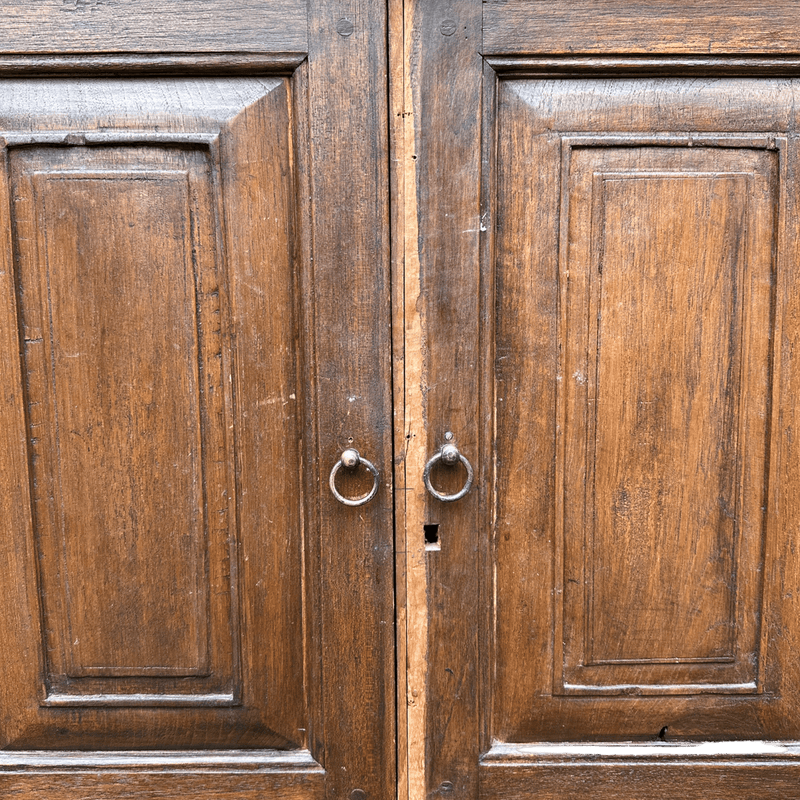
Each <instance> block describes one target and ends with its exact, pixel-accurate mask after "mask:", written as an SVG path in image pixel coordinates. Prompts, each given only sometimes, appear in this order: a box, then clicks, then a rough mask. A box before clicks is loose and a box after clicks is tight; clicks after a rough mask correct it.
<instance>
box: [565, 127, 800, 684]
mask: <svg viewBox="0 0 800 800" xmlns="http://www.w3.org/2000/svg"><path fill="white" fill-rule="evenodd" d="M787 139H788V136H787V134H785V133H783V132H780V133H768V134H765V133H750V132H746V131H734V132H730V133H728V132H708V133H706V132H692V131H682V132H673V131H667V132H664V133H655V134H647V133H642V132H639V131H626V132H616V131H609V132H602V131H597V132H585V133H584V132H579V133H573V132H564V133H560V134H559V135H558V140H559V142H560V146H561V168H560V173H561V180H560V186H561V189H560V191H561V192H562V195H561V198H560V200H559V208H560V209H561V222H560V224H559V232H558V240H559V243H561V242H563V241H566V237H567V229H566V228H565V227H563V226H567V225H568V220H569V198H568V195H567V193H566V191H565V189H566V188H567V186H568V179H569V175H570V173H571V169H572V156H573V152H574V150H575V149H577V148H605V147H634V146H635V147H648V146H670V147H689V148H691V147H700V146H703V145H705V146H711V147H725V148H737V149H738V148H745V149H750V150H763V151H767V152H777V153H779V157H780V158H781V159H782V160H784V159H785V148H786V144H787ZM748 174H749V173H748ZM776 201H778V202H780V199H779V197H776ZM776 233H777V232H776ZM558 252H559V263H560V264H561V260H562V259H564V260H565V263H566V259H567V258H568V255H567V254H568V248H562V247H561V246H560V244H559V251H558ZM559 268H560V269H562V268H563V267H562V266H560V267H559ZM567 271H568V270H567ZM565 292H566V285H565V288H564V293H563V294H561V295H560V297H561V302H562V304H563V308H564V309H565V311H564V314H566V308H567V300H566V293H565ZM562 324H566V317H565V316H562V317H561V318H560V319H559V325H562ZM773 324H774V320H773ZM773 335H774V330H773ZM564 357H565V356H564ZM562 371H564V370H563V369H562ZM562 390H563V387H561V386H559V392H562ZM560 398H561V399H559V400H558V404H560V403H563V402H565V400H564V395H563V393H562V394H561V395H560ZM559 408H560V406H559ZM558 413H559V414H561V412H560V411H559V412H558ZM560 419H562V428H561V432H562V434H564V433H565V432H566V430H567V425H566V421H565V420H566V417H563V418H561V417H560ZM561 446H563V445H561ZM557 461H558V463H560V464H562V465H563V463H564V456H563V452H562V453H561V455H559V456H557ZM767 472H769V465H768V466H767ZM557 476H558V472H557ZM767 480H768V479H767ZM557 485H558V477H557ZM562 492H563V478H562V489H560V490H559V489H557V490H556V494H557V495H559V496H560V494H561V493H562ZM563 508H564V506H563V504H562V505H561V511H560V514H561V515H562V516H561V517H560V518H559V514H558V512H557V519H558V521H557V527H558V529H559V530H560V531H561V534H560V536H561V538H560V540H559V541H561V542H562V545H561V547H562V551H561V557H560V558H561V561H559V563H563V557H564V556H563V541H564V539H563V537H564V535H565V533H564V518H563ZM762 557H763V554H762ZM560 570H561V567H559V568H558V569H557V570H556V572H557V574H558V573H559V571H560ZM559 594H560V596H561V597H560V601H558V602H557V603H556V605H555V609H556V617H555V620H554V623H555V626H554V629H553V630H554V641H555V648H554V656H555V660H554V664H553V679H554V680H553V694H554V695H555V696H560V697H592V696H594V697H598V696H599V697H603V696H606V697H613V696H637V697H640V696H641V697H646V696H667V697H669V696H697V695H731V696H741V695H750V696H752V695H759V694H761V693H762V692H763V680H762V679H758V678H757V679H756V680H750V681H748V680H744V681H735V682H722V683H715V684H704V683H694V682H692V683H681V684H659V683H655V684H613V685H606V686H603V685H594V684H581V683H577V682H570V681H568V680H566V679H565V677H564V676H565V666H566V665H565V664H564V663H563V653H564V649H563V648H564V645H563V639H562V635H563V634H562V631H563V627H562V626H563V624H564V603H565V598H564V593H563V584H559ZM757 594H758V600H759V601H760V603H761V605H762V610H763V608H764V604H765V597H764V590H763V586H762V588H761V589H760V590H759V592H758V593H757ZM759 627H760V626H759ZM764 646H765V645H764V642H763V628H761V629H760V630H758V629H757V632H756V650H755V653H754V655H755V656H756V659H757V666H756V675H757V676H758V675H759V674H760V673H761V672H762V670H763V667H764ZM621 663H626V662H625V661H623V662H621ZM669 663H672V662H671V661H670V662H669ZM712 663H718V662H712Z"/></svg>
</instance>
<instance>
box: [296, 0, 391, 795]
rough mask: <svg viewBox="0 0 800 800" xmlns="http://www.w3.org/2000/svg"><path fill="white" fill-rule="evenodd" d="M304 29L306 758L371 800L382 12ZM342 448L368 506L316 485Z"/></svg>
mask: <svg viewBox="0 0 800 800" xmlns="http://www.w3.org/2000/svg"><path fill="white" fill-rule="evenodd" d="M309 19H310V23H309V25H310V28H309V29H310V34H311V45H310V51H309V61H308V72H307V76H308V83H307V97H308V107H307V115H308V116H307V119H306V120H305V121H304V122H303V123H302V125H303V126H304V127H305V126H307V127H306V128H305V129H306V130H307V136H308V143H309V148H308V155H307V158H306V159H305V161H304V163H303V165H301V169H302V170H303V175H302V176H301V179H302V180H303V184H301V185H303V186H305V187H308V191H309V193H310V198H311V199H310V205H309V207H308V213H309V216H308V218H307V225H308V227H307V228H306V229H305V233H306V235H307V237H308V238H307V239H306V240H305V242H304V248H305V249H304V253H305V257H306V264H307V272H306V273H305V278H306V281H305V295H304V308H305V310H306V314H307V316H306V319H307V320H308V325H309V328H308V331H307V335H308V340H309V343H310V345H311V348H313V349H311V352H310V354H309V356H310V360H309V363H308V368H309V369H310V370H311V371H310V372H309V373H307V374H308V376H309V385H310V386H311V387H312V390H311V391H312V394H311V395H310V397H309V402H310V403H312V404H313V405H312V406H311V408H312V411H313V413H314V415H315V420H314V428H313V436H312V435H309V437H308V441H307V450H306V453H307V459H308V461H307V465H308V466H307V469H308V471H309V475H310V476H312V477H311V479H310V487H311V492H312V493H311V494H310V495H309V497H310V498H311V502H310V503H309V522H308V527H307V531H308V534H307V535H308V542H309V547H310V550H311V560H310V565H309V569H310V573H311V574H314V575H318V576H319V577H318V580H319V582H318V583H317V584H316V586H315V591H317V592H318V594H317V595H316V602H317V603H318V604H319V606H318V607H319V609H320V612H319V617H318V618H317V619H316V620H315V627H314V628H312V630H311V636H312V638H313V642H312V645H311V649H310V655H309V660H310V664H311V667H310V668H311V670H312V672H317V673H318V674H321V684H320V697H319V702H320V704H321V713H319V714H315V716H314V733H313V736H314V738H313V739H312V745H311V749H312V752H314V753H319V756H318V758H319V761H320V763H322V764H323V766H324V767H325V768H326V770H327V778H326V791H327V793H328V796H329V797H331V798H334V797H336V798H340V797H348V796H350V793H351V792H354V791H356V790H359V792H364V793H366V796H367V798H375V800H377V798H384V797H391V796H393V795H394V792H395V782H396V768H395V763H396V752H395V737H394V731H395V716H396V708H395V698H396V695H395V683H394V681H395V664H394V648H395V634H394V618H395V614H394V534H393V518H392V424H391V403H392V382H391V327H390V320H391V317H390V276H389V259H390V252H389V153H388V140H387V130H388V122H387V112H388V80H387V72H386V66H387V53H386V46H387V45H386V24H387V22H386V6H385V3H383V2H379V0H356V1H355V2H349V3H347V4H344V5H342V4H340V3H335V2H329V0H314V2H311V3H310V6H309ZM310 433H311V432H310V431H309V434H310ZM313 437H316V438H313ZM349 446H353V447H355V448H356V449H357V450H358V451H359V452H360V453H361V454H362V455H363V456H364V457H365V458H367V459H369V460H370V461H371V462H373V463H374V464H375V466H376V468H377V469H378V470H379V471H380V478H379V488H378V493H377V496H376V497H375V499H374V500H373V501H372V502H371V503H368V504H367V505H364V506H362V507H358V508H349V507H346V506H344V505H342V504H341V503H339V502H337V501H336V500H335V499H334V497H333V495H332V494H331V492H330V490H329V488H328V485H327V477H328V475H329V473H330V471H331V469H332V467H333V466H334V464H336V462H337V460H338V459H339V456H340V455H341V453H342V451H343V450H344V449H345V448H347V447H349ZM362 477H363V473H362ZM342 488H346V487H345V486H344V484H342ZM349 488H350V490H351V491H352V493H353V494H354V495H355V494H358V493H359V491H360V489H359V487H358V486H351V487H349ZM312 571H313V572H312ZM317 626H318V627H317ZM333 765H335V767H334V766H333ZM353 797H354V798H359V797H361V795H360V794H359V793H356V794H355V795H353Z"/></svg>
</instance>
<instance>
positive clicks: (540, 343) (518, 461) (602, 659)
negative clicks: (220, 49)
mask: <svg viewBox="0 0 800 800" xmlns="http://www.w3.org/2000/svg"><path fill="white" fill-rule="evenodd" d="M478 5H479V4H477V3H471V2H468V0H464V2H461V3H458V4H451V5H450V6H448V7H447V9H446V10H445V9H443V8H437V9H436V10H435V11H434V10H430V14H429V9H430V5H429V4H425V3H412V4H411V5H410V7H409V8H408V10H407V11H406V14H405V18H406V20H407V22H406V28H405V42H406V49H405V52H406V54H407V55H406V64H407V66H406V72H405V84H404V88H403V91H404V95H405V97H406V98H408V97H412V98H414V103H413V105H412V106H411V107H410V108H409V107H408V105H406V106H404V108H403V113H404V114H410V115H411V117H412V118H413V125H414V137H415V138H414V144H415V146H414V148H413V150H408V151H407V152H411V153H413V155H414V156H415V157H416V159H415V171H416V176H415V183H416V186H417V191H416V192H415V193H412V192H411V191H410V190H409V188H408V185H407V183H408V172H407V170H406V172H405V174H406V188H405V190H404V194H403V198H404V208H405V209H406V212H407V214H408V215H409V216H411V215H413V217H412V218H413V223H412V224H409V223H408V221H407V222H406V232H407V236H406V254H407V255H406V258H407V264H409V269H408V271H407V278H406V284H405V305H404V315H405V317H404V319H405V327H406V331H407V338H406V345H407V349H406V354H405V359H406V361H405V364H406V367H407V371H406V373H405V377H406V381H405V384H404V395H403V397H404V398H405V400H406V405H405V414H406V417H405V419H406V435H407V436H409V434H411V433H412V432H415V428H414V423H415V422H417V423H418V422H419V420H422V421H423V422H424V423H425V425H426V426H427V431H428V437H430V436H434V437H435V436H436V426H437V425H438V424H439V420H440V418H442V419H447V418H448V417H449V418H452V419H456V420H461V419H467V420H470V422H471V426H472V429H473V430H474V431H475V435H477V436H478V437H479V442H480V446H479V448H478V449H479V451H480V453H481V456H480V459H481V463H480V464H478V465H477V467H478V474H479V475H480V478H479V479H478V482H477V484H476V489H475V490H474V496H469V497H468V498H465V500H466V499H468V500H469V501H470V503H472V504H474V505H467V504H466V503H465V504H464V506H463V509H464V510H466V509H467V508H468V509H469V516H465V517H463V518H459V519H460V520H461V524H460V525H459V527H458V532H457V534H456V536H455V537H454V540H455V541H452V540H448V539H447V538H446V537H445V535H444V534H445V532H446V528H445V525H444V521H446V520H449V519H450V518H451V514H452V515H453V516H454V518H455V516H456V515H457V514H458V513H459V512H458V509H457V508H456V506H458V503H454V504H452V506H450V505H447V506H445V505H444V504H441V505H437V504H436V503H432V502H431V501H430V500H429V501H428V506H427V508H425V509H424V510H423V509H422V508H421V506H420V504H419V503H418V502H417V501H416V500H415V499H414V500H413V501H409V499H408V498H409V497H412V498H414V497H415V495H414V484H413V481H412V480H411V479H409V472H408V471H407V472H406V484H405V491H404V493H403V495H402V498H403V502H404V503H405V506H404V509H405V511H404V523H405V535H406V543H407V547H408V551H409V553H410V552H412V551H413V548H414V544H413V543H414V542H415V541H416V539H415V537H416V536H418V530H419V527H420V526H421V525H423V524H425V523H429V522H434V521H435V522H439V534H440V543H439V544H440V547H439V548H437V549H435V550H434V549H433V548H431V549H429V550H427V551H424V552H423V553H422V554H421V556H422V558H424V559H425V561H426V562H427V564H426V566H425V567H424V568H421V567H420V566H419V560H421V559H420V557H419V556H417V555H415V557H414V559H413V560H412V559H411V558H409V559H407V563H408V564H409V566H408V571H407V573H406V575H407V576H409V577H407V586H408V587H411V588H409V590H408V594H407V601H408V604H409V608H408V611H407V619H408V625H409V627H408V635H407V639H406V647H407V653H408V663H409V686H410V688H412V689H413V690H414V691H413V692H412V697H409V698H408V702H409V707H410V708H411V710H410V711H409V715H408V719H409V738H408V749H409V754H410V755H409V793H410V796H411V797H414V798H422V797H423V796H425V797H428V796H455V795H459V796H462V793H463V796H465V797H466V796H469V797H473V798H477V797H484V796H486V797H498V798H500V797H504V798H512V797H514V798H522V797H540V796H541V797H546V798H568V797H574V796H575V795H576V793H578V794H586V795H587V796H590V797H597V798H628V800H633V798H639V797H643V796H649V794H648V793H652V790H653V787H658V790H659V791H662V792H666V794H667V795H670V796H671V791H672V788H671V787H677V788H676V791H678V792H679V793H680V794H681V795H685V796H687V797H692V798H694V797H697V798H700V797H719V798H729V797H730V798H732V797H737V798H738V797H753V798H755V797H762V796H763V797H770V798H772V797H774V798H777V797H784V796H785V797H791V798H793V799H794V798H797V797H800V791H798V790H797V760H796V753H795V750H794V745H793V744H790V745H787V747H785V748H783V749H781V748H782V747H783V746H782V745H781V744H780V743H781V742H783V741H787V740H788V741H789V742H793V741H794V740H796V739H797V738H798V730H797V725H796V718H797V713H796V707H797V699H798V695H797V692H796V686H797V661H796V659H795V658H794V657H793V656H792V652H793V650H794V649H795V648H796V644H795V642H796V638H797V628H796V626H795V624H794V622H793V620H794V619H795V618H796V614H797V610H796V605H795V598H796V596H797V590H798V574H799V573H798V566H800V565H798V563H797V560H796V556H795V554H794V552H793V549H794V548H793V545H792V540H793V534H792V531H793V530H794V525H795V517H796V513H797V512H796V509H795V506H796V502H795V494H796V492H793V489H792V487H793V485H794V480H795V477H796V476H795V473H796V470H794V468H793V466H792V463H791V455H790V454H791V453H792V452H793V448H794V436H793V433H792V432H791V430H790V426H791V424H792V420H793V411H792V409H793V404H792V402H791V400H789V401H787V399H786V398H787V397H790V395H787V394H786V392H787V390H788V391H792V390H791V389H789V388H788V387H793V386H794V383H795V380H796V378H795V375H794V372H795V370H794V365H793V354H792V347H793V344H794V340H795V338H796V331H795V327H796V325H795V322H796V319H797V317H796V311H795V295H796V293H795V292H793V291H792V290H791V288H790V287H791V286H792V285H793V284H794V283H795V282H796V280H795V278H796V276H795V274H794V273H795V262H796V260H797V257H796V247H797V242H796V234H795V230H794V226H793V223H792V220H793V219H794V217H795V216H796V208H797V205H796V199H795V192H796V190H795V186H796V183H795V181H796V140H795V135H794V130H795V128H796V120H795V112H794V107H795V102H794V96H795V92H796V84H795V80H794V77H795V76H796V74H797V73H796V72H795V70H796V57H797V45H796V36H797V31H798V29H797V26H796V22H795V20H794V16H793V8H791V7H790V6H789V5H788V4H778V6H775V7H771V8H770V9H763V8H761V7H758V8H756V6H755V5H753V4H748V3H739V4H736V3H734V4H733V6H729V7H725V8H724V9H723V8H721V7H719V6H718V5H717V6H714V7H713V8H711V6H710V5H707V4H702V3H701V4H694V5H692V6H691V8H690V7H689V6H688V5H687V4H676V3H651V4H636V3H615V2H598V3H590V4H589V5H588V6H585V7H579V6H575V5H574V4H559V3H547V4H544V3H521V2H519V3H518V2H516V0H509V1H508V2H503V1H502V0H496V1H494V0H493V1H492V2H488V3H484V4H482V12H483V30H482V38H481V42H480V43H476V42H474V39H473V38H472V37H473V34H472V29H471V28H470V24H469V20H471V19H472V18H473V17H472V15H473V14H477V13H478V8H477V7H478ZM465 21H466V22H465ZM437 32H438V36H436V35H435V34H436V33H437ZM793 37H794V38H793ZM793 42H795V43H794V44H793ZM448 48H451V49H453V50H457V53H458V55H451V57H450V60H448V59H446V57H445V56H443V55H441V54H442V53H444V52H446V51H447V49H448ZM476 51H478V52H480V53H482V54H483V55H484V56H485V61H484V63H483V72H482V75H480V76H479V75H478V72H477V69H478V67H477V65H471V62H470V60H469V59H470V54H471V53H475V52H476ZM637 54H638V55H637ZM781 54H785V56H784V55H781ZM451 62H452V63H456V62H457V63H458V64H459V69H458V72H457V73H456V72H455V71H453V72H450V71H448V70H449V64H450V63H451ZM426 64H429V65H430V69H429V70H426V69H425V65H426ZM473 80H474V81H475V83H472V81H473ZM479 81H480V83H479ZM465 85H469V86H470V87H471V92H472V93H471V94H469V96H468V97H467V96H466V95H463V94H461V91H462V87H463V86H465ZM455 98H458V99H457V100H456V99H455ZM433 109H435V110H436V113H433V111H432V110H433ZM404 137H405V138H404V140H403V141H404V145H405V146H406V147H408V144H407V143H408V141H409V138H408V125H407V126H406V128H405V129H404ZM440 142H447V146H445V147H441V146H440V145H439V143H440ZM440 147H441V149H439V148H440ZM478 154H480V156H481V160H480V161H478V160H477V158H476V156H477V155H478ZM431 187H438V189H439V191H440V192H441V196H440V197H439V198H438V199H437V200H434V199H433V198H434V197H435V190H434V189H433V188H431ZM475 198H479V199H480V203H479V206H478V213H479V215H480V216H479V219H480V224H479V234H478V235H479V244H476V246H475V249H474V250H470V249H469V247H463V248H460V243H462V242H464V241H466V240H467V239H468V238H469V236H470V235H471V234H470V231H471V230H472V222H473V219H474V216H473V214H474V213H475V205H474V203H475ZM426 208H429V211H428V212H427V213H426V212H425V211H424V209H426ZM407 220H408V217H407ZM460 237H461V238H460ZM456 242H458V243H459V244H455V243H456ZM410 243H416V247H413V245H412V247H413V251H412V255H411V256H410V257H409V255H408V250H409V244H410ZM439 243H442V245H443V246H439ZM454 254H459V256H457V257H458V263H457V264H456V265H452V264H451V262H450V258H451V255H454ZM445 265H446V267H445ZM445 268H446V269H447V270H448V271H447V275H446V276H445V275H443V273H442V272H441V271H440V270H442V269H445ZM473 269H474V270H476V272H472V271H471V270H473ZM433 275H435V276H436V278H435V279H433V278H432V276H433ZM429 281H432V282H429ZM440 281H443V282H445V283H446V284H447V288H446V289H444V290H442V289H440V287H439V284H440ZM461 291H463V292H465V293H466V294H465V295H464V296H462V297H461V300H460V302H459V303H458V304H457V306H456V307H455V308H453V307H451V306H450V305H449V304H448V302H447V300H448V298H450V297H452V295H453V294H454V293H458V292H461ZM476 298H477V299H478V300H479V307H478V308H477V309H474V308H473V307H472V306H471V303H472V302H474V300H475V299H476ZM409 320H411V323H412V324H409ZM475 320H477V322H478V325H479V328H478V331H477V335H476V332H475V329H474V327H473V326H474V324H475ZM454 342H457V344H455V345H454ZM473 345H476V346H477V351H472V350H470V348H471V347H472V346H473ZM466 351H469V352H471V353H472V352H476V357H475V359H474V361H473V360H467V361H460V360H458V354H460V353H462V352H466ZM448 357H450V359H451V360H450V368H449V371H447V370H444V369H441V365H442V364H443V363H444V360H445V359H447V358H448ZM440 370H441V371H440ZM443 375H444V376H445V378H444V379H446V381H447V385H446V387H444V388H443V387H442V381H443V377H442V376H443ZM453 387H457V388H456V389H455V391H454V390H453ZM453 391H454V393H453V394H450V395H448V394H447V393H448V392H453ZM415 393H416V394H415ZM445 396H447V397H449V398H450V399H451V402H449V403H448V402H447V401H445V402H444V404H443V406H440V405H439V404H438V400H439V398H441V397H445ZM455 397H457V402H452V399H453V398H455ZM439 415H441V417H440V416H439ZM455 433H456V436H457V437H459V436H460V435H461V434H460V432H459V431H455ZM407 442H408V444H407V453H408V461H407V469H408V465H410V464H412V463H414V461H415V459H417V458H418V453H417V448H418V444H417V443H415V441H414V439H413V437H412V438H410V439H408V440H407ZM437 444H438V443H437ZM434 449H435V448H429V452H432V451H433V450H434ZM787 458H788V459H789V460H787ZM459 502H461V503H463V502H464V501H459ZM433 514H435V515H436V516H435V518H434V516H433ZM409 543H411V544H409ZM414 587H416V588H414ZM420 587H422V588H420ZM412 589H414V590H413V591H412ZM415 592H416V594H415ZM415 598H416V599H415ZM445 598H446V599H445ZM415 602H421V603H422V604H423V605H424V609H425V614H424V616H425V619H424V625H419V626H414V625H413V622H412V621H413V620H417V619H419V618H420V617H421V616H423V612H421V611H420V609H419V607H416V606H415V605H414V604H415ZM446 632H449V635H448V633H446ZM451 637H455V638H456V639H457V640H458V644H457V645H456V646H452V644H451ZM420 653H422V654H423V655H424V664H423V666H421V667H419V666H417V665H416V663H415V661H414V655H415V654H420ZM456 654H457V655H456ZM456 660H458V667H454V666H453V663H452V662H454V661H456ZM451 670H452V671H453V673H454V674H456V675H464V676H466V677H465V679H464V680H463V681H462V682H461V683H460V684H458V688H457V689H456V690H455V692H452V693H451V691H450V690H451V688H452V686H453V684H451V683H448V681H450V680H451V679H452V675H451V672H450V671H451ZM420 682H421V686H422V688H420ZM420 706H424V708H425V714H424V720H425V721H424V732H425V742H426V743H425V746H424V747H423V746H422V745H421V744H420V740H419V738H417V739H415V738H414V734H415V731H416V732H417V734H419V731H420V730H422V729H423V727H422V726H421V725H420V724H419V722H418V720H417V721H415V715H416V716H417V717H418V714H417V712H416V711H415V710H414V709H415V708H416V707H420ZM750 740H756V743H755V744H753V743H752V742H751V741H750ZM614 742H618V743H630V742H634V743H641V746H645V744H644V743H649V744H647V745H646V746H647V747H650V748H652V749H651V751H648V753H647V754H643V753H642V752H638V753H636V754H630V753H620V754H614V753H613V752H611V750H609V749H608V748H610V747H611V746H612V745H611V744H609V743H614ZM688 742H701V743H703V744H702V745H698V747H699V748H701V749H700V750H698V751H697V752H696V753H695V752H690V751H689V750H688V749H687V748H685V747H682V746H681V743H688ZM716 743H719V746H718V747H716V749H715V744H716ZM626 746H629V745H627V744H626ZM637 746H638V744H637ZM548 747H558V748H561V749H560V751H559V753H558V754H555V755H554V754H553V752H546V751H547V748H548ZM687 747H688V745H687ZM704 748H709V749H704ZM422 752H424V753H425V755H424V757H423V756H421V755H420V753H422ZM419 764H422V769H423V772H424V780H419V779H415V777H414V772H413V770H414V768H415V766H416V765H419ZM448 767H449V768H450V769H451V771H450V773H449V775H448ZM452 776H455V777H452Z"/></svg>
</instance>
